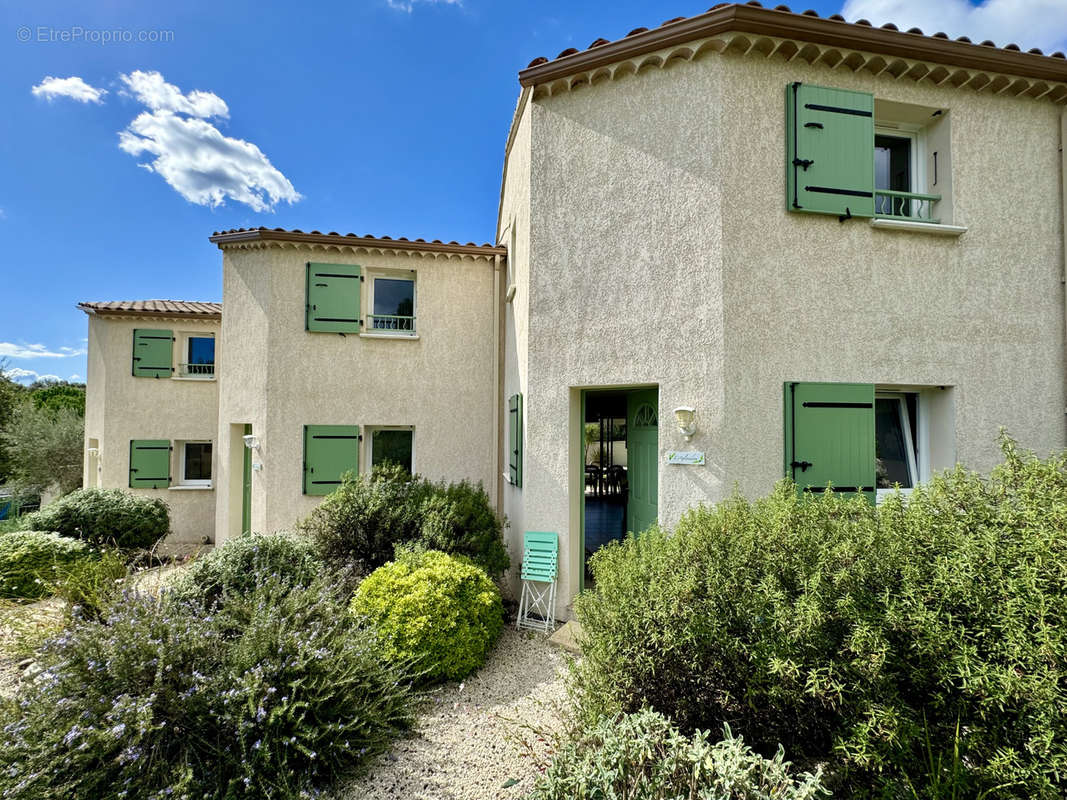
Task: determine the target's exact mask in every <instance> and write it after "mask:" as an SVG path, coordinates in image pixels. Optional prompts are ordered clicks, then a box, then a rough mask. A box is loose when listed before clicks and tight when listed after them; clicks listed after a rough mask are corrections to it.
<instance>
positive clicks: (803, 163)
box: [793, 158, 815, 172]
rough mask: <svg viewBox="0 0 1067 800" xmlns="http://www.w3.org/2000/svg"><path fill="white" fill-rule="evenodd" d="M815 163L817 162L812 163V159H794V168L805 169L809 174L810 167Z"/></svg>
mask: <svg viewBox="0 0 1067 800" xmlns="http://www.w3.org/2000/svg"><path fill="white" fill-rule="evenodd" d="M814 163H815V162H814V161H812V160H811V159H810V158H794V159H793V166H794V167H803V168H804V171H805V172H807V171H808V167H810V166H811V165H812V164H814Z"/></svg>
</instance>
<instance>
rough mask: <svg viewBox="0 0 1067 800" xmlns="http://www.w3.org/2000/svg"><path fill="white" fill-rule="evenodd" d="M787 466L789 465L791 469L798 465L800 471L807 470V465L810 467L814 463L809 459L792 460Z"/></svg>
mask: <svg viewBox="0 0 1067 800" xmlns="http://www.w3.org/2000/svg"><path fill="white" fill-rule="evenodd" d="M789 466H791V467H792V468H793V469H796V468H797V467H800V471H801V472H807V471H808V467H811V466H814V465H813V464H812V463H811V462H810V461H794V462H793V463H791V464H790V465H789Z"/></svg>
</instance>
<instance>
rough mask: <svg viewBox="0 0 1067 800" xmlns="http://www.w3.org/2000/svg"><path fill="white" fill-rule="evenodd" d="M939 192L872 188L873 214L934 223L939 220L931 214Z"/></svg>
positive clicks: (884, 217) (888, 217)
mask: <svg viewBox="0 0 1067 800" xmlns="http://www.w3.org/2000/svg"><path fill="white" fill-rule="evenodd" d="M940 200H941V195H939V194H920V193H919V192H893V191H890V190H888V189H875V190H874V215H875V216H876V217H881V218H882V219H903V220H908V221H910V222H929V223H931V224H934V225H936V224H937V223H939V222H940V221H941V220H939V219H935V218H934V216H933V211H934V203H937V202H940Z"/></svg>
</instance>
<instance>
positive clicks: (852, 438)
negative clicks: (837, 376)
mask: <svg viewBox="0 0 1067 800" xmlns="http://www.w3.org/2000/svg"><path fill="white" fill-rule="evenodd" d="M874 444H875V439H874V385H873V384H869V383H787V384H786V385H785V474H786V475H787V476H788V477H790V478H792V479H793V480H794V481H795V482H796V484H797V488H798V489H799V490H800V491H807V492H821V491H824V490H825V489H826V485H827V484H832V485H833V487H834V490H835V491H840V492H861V493H863V494H864V495H865V496H866V497H867V498H868V499H869V500H870V501H871V502H872V503H873V502H874V500H875V463H874V458H875V451H874Z"/></svg>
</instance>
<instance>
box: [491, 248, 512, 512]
mask: <svg viewBox="0 0 1067 800" xmlns="http://www.w3.org/2000/svg"><path fill="white" fill-rule="evenodd" d="M509 255H510V254H509ZM506 281H507V270H506V269H504V260H503V258H501V256H494V257H493V336H494V338H495V340H496V342H495V344H496V358H495V359H494V360H493V377H494V381H493V383H494V387H493V401H494V406H493V407H494V408H495V409H496V433H495V437H494V438H495V441H494V442H493V473H492V474H493V483H494V485H495V487H496V491H495V492H494V495H495V500H496V513H497V514H499V515H503V513H504V319H505V309H504V294H505V292H506V291H507V287H506V286H505V285H504V284H505V283H506Z"/></svg>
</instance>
